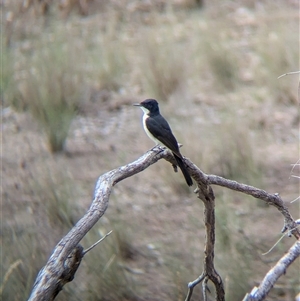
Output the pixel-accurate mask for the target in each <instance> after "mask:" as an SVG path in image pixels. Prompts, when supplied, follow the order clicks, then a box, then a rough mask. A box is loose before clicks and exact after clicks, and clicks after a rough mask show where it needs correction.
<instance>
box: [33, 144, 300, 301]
mask: <svg viewBox="0 0 300 301" xmlns="http://www.w3.org/2000/svg"><path fill="white" fill-rule="evenodd" d="M163 158H164V159H166V160H168V161H170V162H171V163H172V164H174V159H173V157H172V155H171V154H170V153H169V152H168V151H167V150H161V149H160V148H154V149H152V150H151V151H149V152H147V153H146V154H144V155H143V156H142V157H140V158H139V159H138V160H136V161H134V162H132V163H130V164H127V165H125V166H122V167H120V168H117V169H114V170H112V171H109V172H107V173H105V174H104V175H102V176H100V177H99V178H98V181H97V184H96V188H95V193H94V199H93V201H92V204H91V206H90V208H89V209H88V211H87V212H86V214H85V215H84V216H83V217H82V218H81V219H80V220H79V221H78V222H77V224H76V225H75V226H74V227H73V228H72V229H71V230H70V232H69V233H68V234H67V235H66V236H65V237H64V238H62V239H61V241H60V242H59V243H58V244H57V246H56V247H55V248H54V251H53V253H52V255H51V257H50V258H49V260H48V262H47V264H46V265H45V267H44V268H42V270H41V271H40V273H39V274H38V276H37V279H36V281H35V283H34V285H33V289H32V292H31V295H30V297H29V300H30V301H49V300H54V299H55V297H56V295H57V294H58V293H59V291H60V290H61V289H62V287H63V286H64V285H65V284H66V283H67V282H70V281H72V280H73V278H74V275H75V273H76V271H77V268H78V266H79V265H80V263H81V260H82V258H83V256H84V255H85V253H84V251H83V248H82V247H81V246H80V245H79V243H80V241H81V240H82V239H83V237H84V236H85V235H86V234H87V233H88V232H89V231H90V229H91V228H92V227H93V226H94V225H95V223H96V222H97V221H98V220H99V219H100V218H101V217H102V216H103V214H104V213H105V211H106V209H107V207H108V203H109V197H110V194H111V192H112V189H113V187H114V185H116V184H117V183H118V182H120V181H122V180H124V179H126V178H128V177H131V176H133V175H135V174H137V173H139V172H141V171H143V170H144V169H146V168H147V167H149V166H150V165H152V164H154V163H156V162H157V161H158V160H160V159H163ZM185 163H186V165H187V167H188V170H189V172H190V174H191V176H192V177H193V178H194V180H195V181H196V183H197V185H198V188H197V189H196V191H195V192H196V193H197V195H198V197H199V198H200V199H201V200H202V201H203V202H204V205H205V211H204V221H205V226H206V235H207V240H206V245H205V259H204V272H203V274H202V275H201V276H200V277H199V278H198V279H196V280H195V281H194V282H192V283H191V284H190V290H189V294H190V296H191V294H192V290H193V287H194V286H195V285H196V284H198V283H200V282H201V281H202V280H203V287H204V296H205V294H206V283H207V281H208V280H210V281H212V282H213V284H214V285H215V288H216V299H217V300H224V289H223V285H222V279H221V277H220V276H219V275H218V273H217V272H216V270H215V269H214V243H215V237H214V227H215V216H214V206H215V203H214V194H213V191H212V188H211V187H210V185H212V184H213V185H220V186H223V187H227V188H229V189H233V190H236V191H240V192H243V193H246V194H249V195H252V196H253V197H255V198H258V199H261V200H263V201H265V202H267V203H268V204H270V205H273V206H275V207H276V208H277V209H278V210H279V211H280V212H281V213H282V215H283V216H284V228H283V232H285V231H287V230H288V231H289V233H290V234H292V235H294V236H295V237H296V238H298V239H299V237H300V233H299V231H298V229H297V228H296V226H297V224H296V223H295V221H294V220H293V218H292V216H291V215H290V213H289V211H288V209H287V208H286V207H285V205H284V203H283V201H282V200H281V198H280V197H279V195H277V194H274V195H273V194H268V193H267V192H265V191H263V190H260V189H257V188H255V187H251V186H247V185H244V184H240V183H237V182H235V181H230V180H226V179H224V178H221V177H217V176H213V175H206V174H204V173H203V172H202V171H201V170H200V169H199V168H198V167H197V166H196V165H194V164H193V163H192V162H191V161H189V160H188V159H185ZM187 298H188V297H187ZM188 300H189V299H188Z"/></svg>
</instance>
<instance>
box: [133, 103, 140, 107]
mask: <svg viewBox="0 0 300 301" xmlns="http://www.w3.org/2000/svg"><path fill="white" fill-rule="evenodd" d="M133 106H136V107H141V106H142V105H141V104H140V103H134V104H133Z"/></svg>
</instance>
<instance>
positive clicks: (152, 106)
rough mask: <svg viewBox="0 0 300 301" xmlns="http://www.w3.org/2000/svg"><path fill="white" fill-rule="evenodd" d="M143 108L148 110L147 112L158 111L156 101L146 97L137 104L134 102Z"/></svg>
mask: <svg viewBox="0 0 300 301" xmlns="http://www.w3.org/2000/svg"><path fill="white" fill-rule="evenodd" d="M136 106H139V107H141V108H143V109H146V110H143V111H148V112H149V113H159V107H158V102H157V101H156V100H155V99H146V100H144V101H142V102H140V103H139V104H136Z"/></svg>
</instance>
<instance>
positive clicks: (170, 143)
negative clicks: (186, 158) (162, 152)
mask: <svg viewBox="0 0 300 301" xmlns="http://www.w3.org/2000/svg"><path fill="white" fill-rule="evenodd" d="M146 126H147V128H148V130H149V132H150V133H151V134H152V135H153V136H154V137H155V138H156V139H157V140H159V141H160V142H161V143H162V144H163V145H164V146H166V147H167V148H168V149H169V150H171V151H172V152H173V153H174V154H175V155H177V156H178V157H180V158H181V157H182V156H181V154H180V152H179V147H178V143H177V140H176V138H175V137H174V135H173V133H172V130H171V128H170V126H169V124H168V122H167V121H166V120H165V118H164V117H162V116H155V118H152V117H151V116H150V117H149V118H147V119H146Z"/></svg>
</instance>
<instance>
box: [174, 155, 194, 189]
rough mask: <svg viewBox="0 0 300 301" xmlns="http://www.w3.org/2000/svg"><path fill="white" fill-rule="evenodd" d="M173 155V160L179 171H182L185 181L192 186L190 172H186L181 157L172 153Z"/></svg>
mask: <svg viewBox="0 0 300 301" xmlns="http://www.w3.org/2000/svg"><path fill="white" fill-rule="evenodd" d="M174 157H175V160H176V162H177V164H178V166H179V168H180V169H181V171H182V173H183V176H184V178H185V181H186V183H187V184H188V185H189V186H192V185H193V181H192V178H191V176H190V174H189V173H188V171H187V169H186V167H185V166H184V163H183V161H182V159H181V158H180V157H178V156H176V155H175V154H174Z"/></svg>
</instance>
